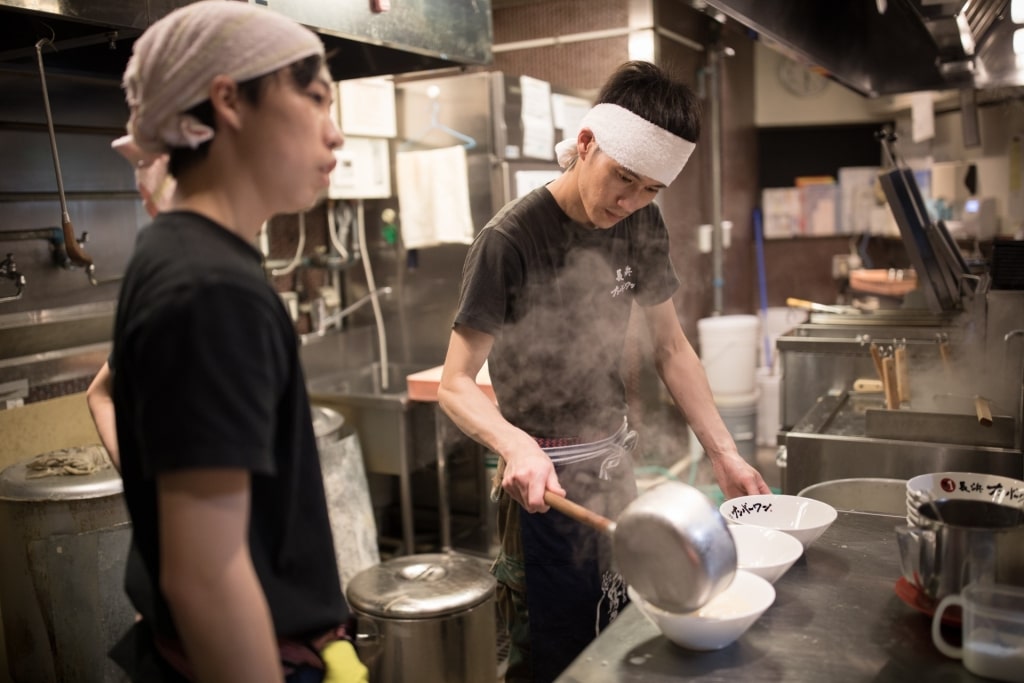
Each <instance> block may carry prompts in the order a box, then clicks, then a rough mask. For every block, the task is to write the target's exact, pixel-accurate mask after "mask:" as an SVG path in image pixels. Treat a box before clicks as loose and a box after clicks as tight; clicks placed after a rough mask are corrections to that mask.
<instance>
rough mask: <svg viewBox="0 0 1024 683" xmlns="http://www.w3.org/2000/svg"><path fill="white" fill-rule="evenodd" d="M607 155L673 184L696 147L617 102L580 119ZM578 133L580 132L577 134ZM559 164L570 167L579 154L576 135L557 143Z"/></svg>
mask: <svg viewBox="0 0 1024 683" xmlns="http://www.w3.org/2000/svg"><path fill="white" fill-rule="evenodd" d="M584 128H589V129H590V130H591V132H592V133H593V134H594V139H595V140H597V144H598V145H600V146H601V149H602V150H604V152H605V153H606V154H608V156H610V157H611V158H612V159H615V161H617V162H618V163H620V164H622V165H623V166H625V167H626V168H628V169H629V170H631V171H633V172H634V173H639V174H640V175H642V176H647V177H648V178H654V179H655V180H657V181H658V182H659V183H663V184H665V185H670V184H671V183H672V181H673V180H675V179H676V176H677V175H679V172H680V171H682V170H683V166H685V165H686V162H687V160H688V159H689V158H690V155H691V154H693V150H694V149H695V148H696V147H697V145H695V144H694V143H692V142H690V141H689V140H684V139H683V138H681V137H679V136H678V135H673V134H672V133H670V132H668V131H667V130H665V129H664V128H662V127H660V126H656V125H654V124H653V123H651V122H650V121H648V120H647V119H644V118H643V117H640V116H637V115H636V114H634V113H633V112H631V111H630V110H628V109H626V108H624V107H620V106H619V105H617V104H608V103H603V104H598V105H596V106H595V107H594V108H593V109H591V110H590V111H588V112H587V113H586V114H585V115H584V116H583V119H582V120H581V121H580V130H583V129H584ZM578 135H579V133H578V132H577V136H578ZM555 154H556V155H557V156H558V165H559V166H561V167H562V168H567V167H568V166H569V164H570V163H571V162H572V160H573V159H575V158H576V155H577V154H578V151H577V148H576V137H573V138H571V139H566V140H562V141H561V142H559V143H558V144H557V145H555Z"/></svg>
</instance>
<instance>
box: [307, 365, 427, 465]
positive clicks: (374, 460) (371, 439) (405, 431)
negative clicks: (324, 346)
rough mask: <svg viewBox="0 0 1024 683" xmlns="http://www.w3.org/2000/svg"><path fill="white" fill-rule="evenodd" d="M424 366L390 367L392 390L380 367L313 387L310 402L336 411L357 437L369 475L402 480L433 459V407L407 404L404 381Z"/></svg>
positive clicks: (334, 376) (339, 375)
mask: <svg viewBox="0 0 1024 683" xmlns="http://www.w3.org/2000/svg"><path fill="white" fill-rule="evenodd" d="M423 369H425V368H424V366H423V365H412V364H406V363H388V386H387V388H386V389H385V388H384V386H383V382H382V381H381V379H382V377H381V366H380V363H377V362H374V363H371V364H369V365H365V366H363V367H360V368H353V369H350V370H343V371H340V372H338V373H336V374H332V375H328V376H323V377H316V378H313V379H311V380H310V381H309V392H310V400H311V401H312V402H313V403H315V404H317V405H324V406H328V407H330V408H334V409H335V410H338V411H339V412H341V413H342V414H343V415H344V416H345V420H346V422H347V423H348V424H349V425H352V427H353V428H355V430H356V432H357V433H358V434H359V442H360V446H361V447H362V450H363V458H364V459H365V460H366V466H367V471H370V472H377V473H380V474H401V473H402V471H403V470H410V471H411V470H413V469H416V468H417V467H419V466H422V465H424V464H426V463H428V462H432V461H433V459H434V418H433V410H432V407H431V404H427V403H419V402H417V401H410V400H409V392H408V391H407V388H406V382H405V378H406V376H408V375H410V374H412V373H414V372H418V371H419V370H423Z"/></svg>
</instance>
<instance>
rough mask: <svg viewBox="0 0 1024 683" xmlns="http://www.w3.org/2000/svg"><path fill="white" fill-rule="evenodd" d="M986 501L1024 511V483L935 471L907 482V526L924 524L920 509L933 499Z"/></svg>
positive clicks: (965, 473)
mask: <svg viewBox="0 0 1024 683" xmlns="http://www.w3.org/2000/svg"><path fill="white" fill-rule="evenodd" d="M949 499H959V500H982V501H986V502H989V503H997V504H999V505H1009V506H1011V507H1016V508H1021V509H1024V481H1021V480H1020V479H1012V478H1010V477H1001V476H998V475H995V474H981V473H977V472H931V473H928V474H919V475H918V476H916V477H913V478H911V479H908V480H907V523H908V524H910V525H911V526H927V524H922V520H921V515H920V512H919V509H920V507H921V505H923V504H924V503H926V502H927V501H929V500H949Z"/></svg>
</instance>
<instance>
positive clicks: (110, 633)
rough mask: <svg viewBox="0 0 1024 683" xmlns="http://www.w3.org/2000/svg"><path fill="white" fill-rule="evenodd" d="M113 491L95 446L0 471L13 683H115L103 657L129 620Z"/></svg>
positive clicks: (126, 530) (1, 562) (3, 594)
mask: <svg viewBox="0 0 1024 683" xmlns="http://www.w3.org/2000/svg"><path fill="white" fill-rule="evenodd" d="M44 462H49V463H55V465H54V466H51V467H46V468H43V467H40V465H41V464H43V463H44ZM62 463H63V464H62ZM122 491H123V488H122V484H121V477H120V476H119V475H118V473H117V471H116V470H115V469H114V468H113V466H111V465H110V462H109V460H108V459H107V455H106V452H105V451H104V450H103V449H102V447H100V446H87V447H84V448H73V449H63V450H61V451H54V452H52V453H47V454H43V455H41V456H37V457H35V458H31V459H29V460H25V461H23V462H19V463H15V464H14V465H11V466H9V467H7V468H6V469H4V471H3V472H2V473H0V543H2V546H0V547H2V552H0V605H2V606H3V622H4V628H3V631H4V640H5V643H6V647H7V655H8V670H9V672H10V676H11V679H12V680H13V681H14V682H15V683H50V682H57V681H59V682H60V683H84V682H92V681H95V682H97V683H99V682H101V681H103V682H107V681H121V680H125V679H124V677H123V675H122V673H121V671H120V669H119V668H117V666H116V665H115V664H114V663H113V661H111V660H110V659H109V658H108V657H107V651H108V650H109V649H110V648H111V647H112V646H113V644H114V643H115V642H116V641H117V640H118V639H119V638H120V637H121V636H122V635H123V634H124V632H125V631H127V630H128V628H129V627H130V626H131V624H132V621H133V620H134V614H135V612H134V610H133V609H132V607H131V603H130V602H129V601H128V597H127V595H126V594H125V592H124V587H123V585H124V565H125V561H126V558H127V556H128V546H129V543H130V540H131V524H130V522H129V518H128V510H127V507H126V506H125V502H124V496H123V493H122Z"/></svg>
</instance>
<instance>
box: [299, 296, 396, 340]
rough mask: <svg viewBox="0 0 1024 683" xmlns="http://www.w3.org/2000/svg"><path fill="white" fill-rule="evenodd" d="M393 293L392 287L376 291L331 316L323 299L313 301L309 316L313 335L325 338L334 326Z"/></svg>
mask: <svg viewBox="0 0 1024 683" xmlns="http://www.w3.org/2000/svg"><path fill="white" fill-rule="evenodd" d="M391 292H392V289H391V287H381V288H379V289H375V290H373V291H372V292H370V293H369V294H367V295H366V296H364V297H363V298H361V299H359V300H358V301H356V302H355V303H354V304H351V305H349V306H346V307H345V308H343V309H341V310H340V311H338V312H337V313H332V314H331V315H327V304H326V303H324V300H323V298H318V299H316V300H315V301H313V305H312V306H311V307H310V309H309V315H310V319H311V322H312V326H313V334H315V335H316V336H318V337H322V336H324V334H326V333H327V330H329V329H330V328H331V326H332V325H338V324H339V323H341V320H342V319H343V318H345V317H346V316H349V315H351V314H352V313H355V312H356V311H357V310H359V309H360V308H362V307H363V306H365V305H366V304H367V303H369V302H370V301H373V300H375V299H376V298H377V296H378V295H383V296H387V295H388V294H391Z"/></svg>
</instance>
